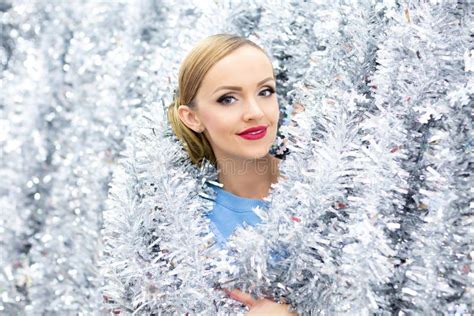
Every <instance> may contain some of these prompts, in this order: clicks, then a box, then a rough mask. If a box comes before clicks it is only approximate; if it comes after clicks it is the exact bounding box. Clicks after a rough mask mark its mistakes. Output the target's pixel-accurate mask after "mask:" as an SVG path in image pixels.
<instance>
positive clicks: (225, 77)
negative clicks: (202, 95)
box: [201, 46, 273, 93]
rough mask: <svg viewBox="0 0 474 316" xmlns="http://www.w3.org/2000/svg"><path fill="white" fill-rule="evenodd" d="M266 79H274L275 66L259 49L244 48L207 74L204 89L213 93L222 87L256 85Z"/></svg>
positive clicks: (221, 61) (215, 65)
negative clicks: (218, 87)
mask: <svg viewBox="0 0 474 316" xmlns="http://www.w3.org/2000/svg"><path fill="white" fill-rule="evenodd" d="M266 77H273V66H272V64H271V61H270V60H269V59H268V57H267V56H266V55H265V53H263V52H262V51H261V50H259V49H258V48H255V47H252V46H243V47H240V48H238V49H236V50H235V51H233V52H232V53H230V54H229V55H227V56H225V57H224V58H222V59H221V60H219V61H218V62H217V63H216V64H214V65H213V66H212V67H211V69H209V71H208V72H207V73H206V75H205V76H204V79H203V82H202V86H201V87H202V89H203V90H206V93H212V91H213V90H212V91H210V90H209V89H215V88H216V87H217V86H221V85H227V84H228V85H238V86H245V85H255V84H256V83H257V82H259V81H260V80H262V79H264V78H266Z"/></svg>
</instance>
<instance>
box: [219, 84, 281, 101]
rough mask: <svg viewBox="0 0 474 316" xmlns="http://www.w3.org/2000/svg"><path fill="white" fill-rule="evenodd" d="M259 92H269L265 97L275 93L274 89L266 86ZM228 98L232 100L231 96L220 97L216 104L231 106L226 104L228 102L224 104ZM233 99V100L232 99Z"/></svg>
mask: <svg viewBox="0 0 474 316" xmlns="http://www.w3.org/2000/svg"><path fill="white" fill-rule="evenodd" d="M261 92H269V94H268V95H266V97H269V96H271V95H272V94H274V93H275V89H273V88H272V87H270V86H268V87H267V89H265V90H262V91H261ZM229 98H234V97H233V96H231V95H225V94H224V95H223V96H221V97H220V98H219V99H217V102H219V103H220V104H224V105H228V104H231V103H228V102H224V101H225V100H228V99H229ZM234 99H235V98H234Z"/></svg>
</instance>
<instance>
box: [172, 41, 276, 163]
mask: <svg viewBox="0 0 474 316" xmlns="http://www.w3.org/2000/svg"><path fill="white" fill-rule="evenodd" d="M244 45H251V46H253V47H255V48H258V49H259V50H261V51H262V52H263V53H265V55H267V57H268V54H267V53H266V52H265V51H264V50H263V49H262V48H261V47H260V46H258V45H257V44H255V43H254V42H252V41H251V40H249V39H246V38H244V37H241V36H238V35H232V34H215V35H211V36H209V37H207V38H205V39H203V40H201V41H200V42H199V43H198V44H197V45H196V46H195V47H194V48H193V49H192V50H191V52H190V53H189V54H188V55H187V56H186V58H185V59H184V61H183V62H182V64H181V67H180V69H179V80H178V89H177V90H176V93H175V96H174V100H173V102H172V103H171V104H170V105H169V107H168V111H167V116H168V122H169V123H170V125H171V128H172V130H173V132H174V133H175V135H176V136H177V138H178V139H179V140H180V141H181V142H182V143H183V145H184V148H185V150H186V151H187V153H188V155H189V158H190V159H191V162H192V163H193V164H196V165H199V164H201V162H202V160H203V158H206V159H207V160H209V161H210V162H211V163H212V164H213V165H214V166H216V163H217V162H216V157H215V155H214V152H213V150H212V147H211V144H210V143H209V141H208V140H207V139H206V136H205V135H204V133H198V132H195V131H194V130H192V129H190V128H189V127H187V126H186V125H185V124H184V123H183V122H182V121H181V118H180V117H179V115H178V107H179V106H180V105H181V104H183V105H188V106H189V107H190V108H195V107H196V106H197V104H196V100H195V97H196V95H197V92H198V90H199V87H200V86H201V83H202V81H203V79H204V76H205V75H206V73H207V72H208V71H209V69H211V67H212V66H213V65H214V64H215V63H217V62H218V61H219V60H221V59H222V58H224V57H225V56H227V55H229V54H230V53H232V52H233V51H235V50H236V49H237V48H239V47H242V46H244ZM269 59H270V58H269Z"/></svg>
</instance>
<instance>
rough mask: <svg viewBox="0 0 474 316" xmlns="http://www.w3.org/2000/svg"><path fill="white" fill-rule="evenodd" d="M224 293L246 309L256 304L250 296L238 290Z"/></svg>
mask: <svg viewBox="0 0 474 316" xmlns="http://www.w3.org/2000/svg"><path fill="white" fill-rule="evenodd" d="M225 292H226V293H227V294H228V295H229V296H230V297H231V298H233V299H234V300H237V301H239V302H241V303H243V304H245V305H247V306H248V307H252V306H254V305H255V303H256V300H255V299H254V298H253V297H252V295H250V294H247V293H245V292H242V291H241V290H239V289H234V290H225Z"/></svg>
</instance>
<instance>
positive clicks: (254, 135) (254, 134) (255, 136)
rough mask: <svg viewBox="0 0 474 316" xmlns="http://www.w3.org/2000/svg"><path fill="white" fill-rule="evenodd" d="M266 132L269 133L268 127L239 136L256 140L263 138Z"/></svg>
mask: <svg viewBox="0 0 474 316" xmlns="http://www.w3.org/2000/svg"><path fill="white" fill-rule="evenodd" d="M266 134H267V129H266V128H265V129H261V130H259V131H255V132H249V133H245V134H240V135H239V136H240V137H242V138H245V139H248V140H256V139H260V138H263V137H264V136H265V135H266Z"/></svg>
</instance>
